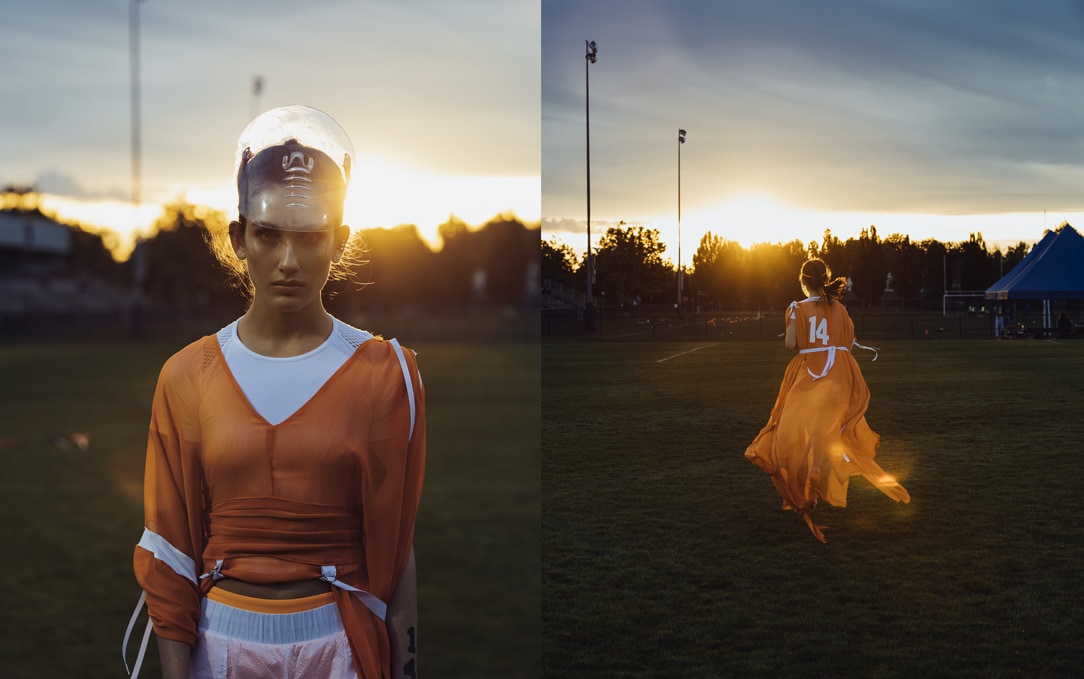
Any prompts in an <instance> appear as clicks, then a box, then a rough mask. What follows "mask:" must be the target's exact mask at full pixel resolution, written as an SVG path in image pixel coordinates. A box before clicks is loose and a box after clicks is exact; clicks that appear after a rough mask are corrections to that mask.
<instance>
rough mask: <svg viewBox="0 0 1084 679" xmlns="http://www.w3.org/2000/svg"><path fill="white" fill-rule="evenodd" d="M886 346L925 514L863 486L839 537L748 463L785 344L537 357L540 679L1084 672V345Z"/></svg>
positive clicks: (881, 372) (574, 347)
mask: <svg viewBox="0 0 1084 679" xmlns="http://www.w3.org/2000/svg"><path fill="white" fill-rule="evenodd" d="M878 345H879V347H880V349H881V354H880V359H879V360H878V361H877V362H876V363H871V362H870V355H869V354H866V353H865V352H859V354H858V359H859V362H860V363H861V365H862V369H863V371H864V374H865V376H866V378H867V381H868V382H869V385H870V388H871V390H872V393H873V398H872V402H871V405H870V409H869V412H868V419H869V423H870V426H871V427H872V428H873V429H874V431H876V432H878V433H879V434H881V436H882V440H881V445H880V448H879V451H878V457H877V459H878V461H879V462H880V464H881V465H882V466H883V467H884V468H885V469H886V471H888V472H889V473H892V474H896V475H898V477H899V478H900V480H901V482H902V483H903V484H904V485H905V486H906V487H907V488H908V490H909V491H910V493H911V496H912V501H911V503H910V504H908V505H901V504H896V503H894V502H892V501H891V500H889V499H887V498H886V497H884V496H883V495H881V493H879V492H878V491H876V490H874V489H873V488H872V487H871V486H870V485H869V484H868V483H867V482H866V481H865V480H863V479H862V478H861V477H855V478H854V479H853V481H852V484H851V489H850V496H849V506H848V507H847V508H845V509H840V508H834V507H825V506H822V507H820V508H818V509H817V510H816V512H815V513H814V516H815V517H816V518H817V520H818V523H823V524H827V525H828V526H829V527H830V530H829V531H827V533H826V535H827V538H828V544H827V545H823V544H821V543H819V542H817V541H816V540H815V539H814V538H813V537H812V536H811V535H810V533H809V530H808V529H807V528H806V527H805V525H804V524H803V523H802V521H801V520H800V518H799V517H797V516H796V515H794V514H793V513H791V512H783V511H781V510H780V498H779V496H778V494H777V493H776V491H775V489H774V488H773V486H772V484H771V482H770V480H769V479H768V477H767V476H766V475H765V474H764V473H763V472H761V471H760V470H759V469H758V468H756V467H754V466H753V465H752V464H750V463H749V462H748V461H746V460H745V459H744V457H743V452H744V450H745V447H746V446H747V445H748V443H749V442H750V441H751V440H752V438H753V437H754V436H755V435H756V433H757V432H758V431H759V429H760V428H761V427H762V426H763V425H764V423H765V422H766V421H767V417H768V412H769V410H770V409H771V406H772V403H773V402H774V399H775V396H776V393H777V390H778V388H779V382H780V380H781V378H782V375H783V371H784V368H785V365H786V362H787V360H788V359H789V358H790V355H789V354H788V353H787V352H786V351H784V350H783V348H782V346H781V343H777V342H686V343H676V342H675V343H665V342H658V343H631V344H613V343H598V342H593V343H577V342H572V343H560V342H554V343H545V344H543V348H542V356H543V360H542V373H543V391H542V393H543V423H542V432H543V435H542V441H543V447H542V516H543V519H542V554H543V558H542V591H543V597H542V656H543V672H542V674H543V676H545V677H588V676H590V677H757V676H764V677H799V676H808V677H950V676H951V677H957V676H962V677H1069V676H1080V675H1081V674H1080V673H1081V672H1084V603H1082V602H1084V579H1082V575H1084V566H1082V564H1084V516H1082V512H1081V508H1082V502H1081V497H1082V495H1084V417H1082V416H1081V409H1082V405H1084V403H1082V401H1084V399H1082V396H1084V342H1079V341H1069V342H1060V343H1057V342H1046V341H1019V342H1011V341H1009V342H1006V341H993V340H974V341H973V340H957V341H943V342H926V341H921V340H916V341H885V342H879V343H878ZM660 361H661V362H660Z"/></svg>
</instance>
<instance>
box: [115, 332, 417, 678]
mask: <svg viewBox="0 0 1084 679" xmlns="http://www.w3.org/2000/svg"><path fill="white" fill-rule="evenodd" d="M401 355H402V359H401V358H400V355H399V354H397V352H396V351H395V349H394V348H393V346H392V344H391V343H390V342H386V341H384V340H381V339H375V338H374V339H369V340H367V341H365V342H364V343H362V344H361V345H360V346H358V348H357V349H356V350H355V352H354V354H353V355H352V356H351V357H350V358H349V359H348V360H347V361H346V362H345V363H344V364H343V365H342V366H341V367H340V368H339V370H338V371H337V372H335V373H334V374H333V375H332V376H331V378H330V379H328V381H327V382H326V383H325V384H324V386H323V387H322V388H321V389H320V390H319V391H318V392H317V393H316V394H315V395H314V396H313V397H312V398H311V399H310V400H309V401H308V402H307V403H305V404H304V405H303V406H302V407H301V408H300V409H298V410H297V411H296V412H295V413H294V414H293V415H291V416H290V417H289V418H287V419H286V420H285V421H283V422H281V423H279V424H278V425H271V424H269V423H268V422H267V421H266V420H264V419H263V418H262V417H261V416H260V415H259V414H258V413H257V412H256V411H255V409H254V408H253V407H252V406H251V404H250V403H249V402H248V400H247V399H246V398H245V396H244V394H243V392H242V391H241V388H240V386H238V384H237V382H236V381H235V380H234V378H233V375H232V374H231V373H230V371H229V369H228V367H227V366H226V362H225V360H224V358H223V356H222V353H221V350H220V349H219V345H218V342H217V340H216V338H215V336H213V335H212V336H208V337H204V338H202V339H200V340H198V341H196V342H194V343H192V344H191V345H189V346H188V347H186V348H184V349H182V350H181V351H180V352H178V353H177V354H175V355H174V356H173V357H172V358H170V359H169V360H168V361H167V362H166V364H165V366H164V367H163V368H162V372H161V374H160V376H159V379H158V386H157V388H156V390H155V394H154V401H153V408H152V414H151V424H150V432H149V436H148V442H147V466H146V477H145V482H144V493H145V498H144V505H145V531H144V538H143V539H142V540H141V541H140V545H139V546H137V547H136V551H135V572H136V577H137V579H138V581H139V583H140V585H141V586H142V587H143V589H144V591H145V592H146V595H147V607H148V610H149V613H150V616H151V620H152V621H153V624H154V629H155V632H156V633H157V634H158V635H159V636H161V637H164V638H168V639H175V640H178V641H183V642H185V643H188V644H190V645H191V644H194V643H195V641H196V637H197V624H198V620H199V611H200V598H201V596H202V595H203V594H204V593H206V591H207V589H209V587H210V586H211V584H212V582H213V580H214V579H215V578H219V577H227V578H237V579H240V580H245V581H247V582H255V583H269V582H283V581H292V580H304V579H317V578H321V577H322V576H325V579H327V578H326V575H327V573H328V571H327V570H326V569H327V567H334V570H333V571H332V572H333V574H334V575H333V577H334V578H336V579H337V580H338V581H339V584H340V587H334V588H333V591H334V592H335V597H336V601H337V603H338V604H339V608H340V611H341V614H342V618H343V623H344V626H345V628H346V632H347V636H348V637H349V639H350V644H351V648H352V649H353V651H354V659H355V663H356V664H357V666H358V671H359V675H360V676H380V675H381V671H382V669H381V668H387V667H388V666H389V665H390V648H389V641H388V635H387V630H386V627H385V625H384V623H383V621H382V620H381V619H380V617H378V616H377V615H376V614H375V613H373V611H372V610H371V609H370V608H367V607H366V605H365V604H363V603H362V602H361V600H359V598H358V597H356V596H353V595H352V594H351V593H350V592H349V591H346V590H345V589H343V588H341V585H343V584H345V585H347V586H348V587H349V588H355V589H358V590H363V591H364V592H368V593H371V594H372V595H373V596H375V597H376V598H378V599H380V600H382V601H383V602H387V601H388V600H389V599H390V598H391V595H392V593H393V591H394V590H395V585H396V583H397V582H398V578H399V576H400V574H401V573H402V572H403V570H404V568H405V567H406V564H407V560H408V558H409V556H410V552H411V549H412V545H413V539H414V519H415V515H416V513H417V508H418V502H419V498H420V495H421V488H422V479H423V474H424V466H425V405H424V404H425V398H424V389H423V387H422V383H421V379H420V377H419V375H418V371H417V365H416V362H415V360H414V356H413V353H412V352H410V351H405V352H402V354H401ZM404 373H405V374H404ZM406 375H409V377H410V378H411V379H410V380H409V385H408V380H407V379H405V376H406ZM408 386H409V388H410V389H412V391H413V399H411V398H410V397H409V395H408V393H407V389H408ZM411 401H413V408H414V412H413V416H412V403H411ZM412 425H413V432H412V431H411V430H412ZM209 576H212V577H209Z"/></svg>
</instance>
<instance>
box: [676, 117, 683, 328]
mask: <svg viewBox="0 0 1084 679" xmlns="http://www.w3.org/2000/svg"><path fill="white" fill-rule="evenodd" d="M684 143H685V130H681V129H679V130H678V222H677V223H678V229H677V230H678V266H677V315H678V318H681V313H682V308H681V307H682V305H681V283H682V280H681V146H682V144H684Z"/></svg>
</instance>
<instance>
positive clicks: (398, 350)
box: [388, 339, 417, 438]
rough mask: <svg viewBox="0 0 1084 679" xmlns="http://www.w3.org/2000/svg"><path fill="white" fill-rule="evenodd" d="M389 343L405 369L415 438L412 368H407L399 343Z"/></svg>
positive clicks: (411, 425)
mask: <svg viewBox="0 0 1084 679" xmlns="http://www.w3.org/2000/svg"><path fill="white" fill-rule="evenodd" d="M388 343H389V344H391V347H392V349H395V355H396V356H398V357H399V367H401V368H402V369H403V379H404V380H406V393H407V398H408V399H409V400H410V438H414V418H415V417H416V412H417V405H416V404H415V403H414V382H413V380H411V379H410V367H409V366H407V361H406V356H404V355H403V348H402V347H401V346H399V341H398V340H396V339H390V340H388Z"/></svg>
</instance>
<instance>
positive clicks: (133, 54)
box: [128, 0, 143, 205]
mask: <svg viewBox="0 0 1084 679" xmlns="http://www.w3.org/2000/svg"><path fill="white" fill-rule="evenodd" d="M141 1H142V0H131V2H130V3H129V4H128V43H129V45H128V47H129V51H130V59H129V61H130V67H131V74H130V76H131V86H132V204H133V205H139V204H140V202H141V201H142V200H143V195H142V194H143V160H142V140H141V134H140V127H141V125H142V123H141V122H140V108H139V3H140V2H141Z"/></svg>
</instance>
